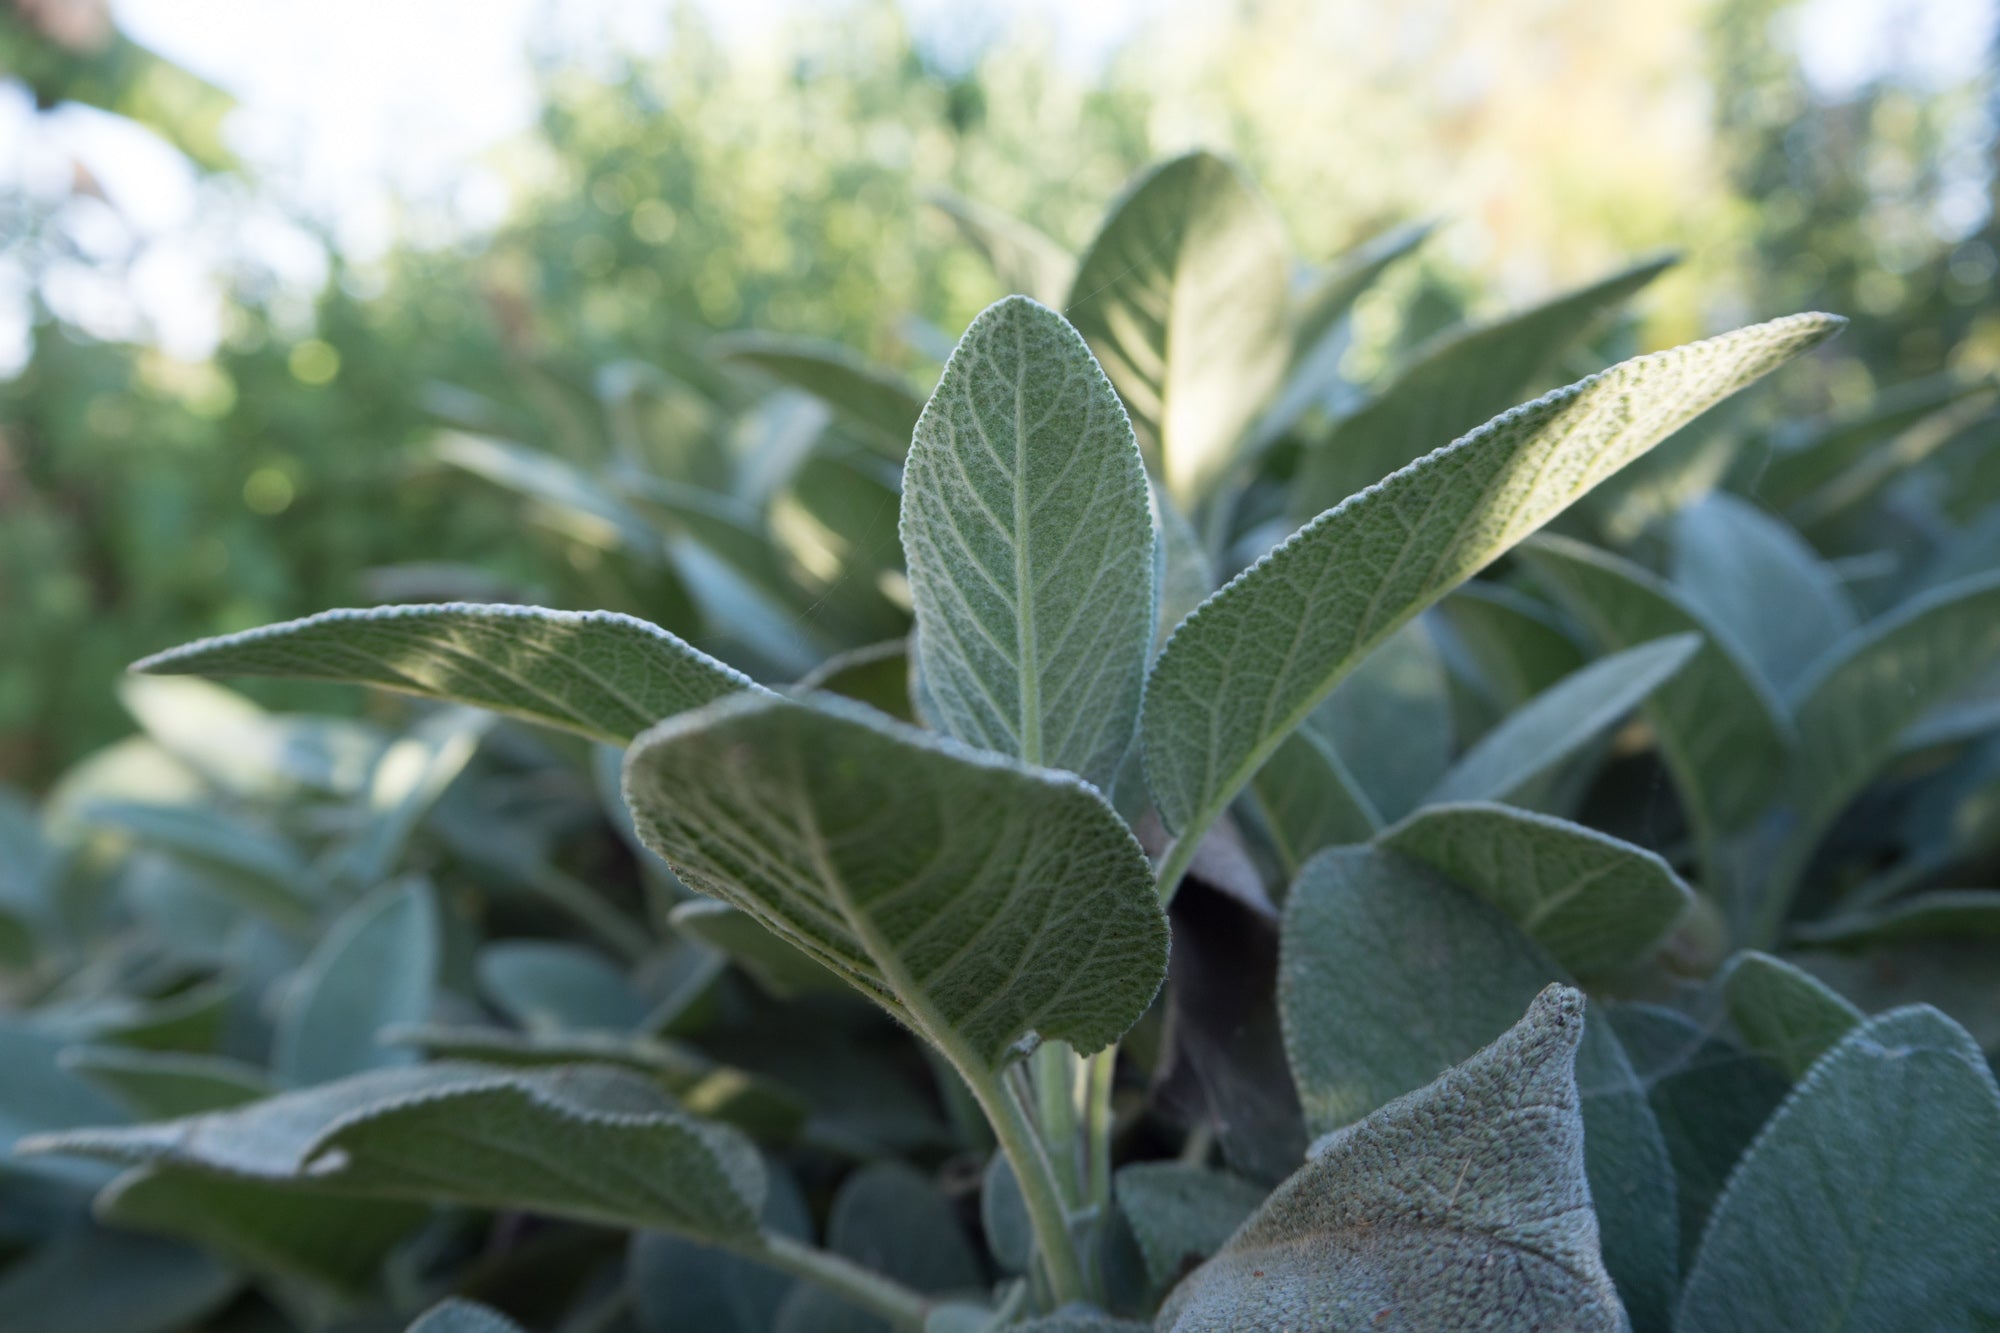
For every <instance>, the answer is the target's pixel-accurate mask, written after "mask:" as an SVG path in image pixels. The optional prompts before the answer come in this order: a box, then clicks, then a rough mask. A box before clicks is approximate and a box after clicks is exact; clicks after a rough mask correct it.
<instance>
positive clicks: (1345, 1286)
mask: <svg viewBox="0 0 2000 1333" xmlns="http://www.w3.org/2000/svg"><path fill="white" fill-rule="evenodd" d="M1583 1007H1584V1002H1583V996H1582V995H1580V994H1578V993H1577V992H1575V991H1573V990H1569V989H1567V988H1564V987H1551V988H1550V989H1549V990H1548V991H1547V992H1546V993H1545V994H1544V995H1542V996H1541V997H1540V998H1538V999H1537V1000H1536V1001H1535V1002H1534V1004H1533V1005H1532V1006H1531V1007H1530V1008H1529V1010H1528V1012H1527V1015H1526V1016H1525V1017H1524V1018H1522V1019H1521V1021H1520V1022H1519V1023H1517V1024H1516V1025H1515V1026H1513V1027H1512V1028H1509V1029H1508V1030H1507V1031H1506V1032H1505V1033H1503V1034H1502V1035H1501V1036H1500V1037H1499V1039H1498V1040H1496V1041H1494V1042H1493V1043H1492V1044H1491V1045H1490V1046H1487V1047H1486V1048H1485V1049H1483V1050H1480V1051H1478V1052H1477V1053H1475V1054H1474V1055H1472V1056H1471V1057H1470V1058H1469V1059H1467V1060H1466V1061H1465V1062H1464V1063H1463V1064H1461V1065H1459V1066H1457V1067H1456V1068H1453V1069H1450V1070H1448V1071H1446V1072H1445V1073H1444V1074H1443V1075H1441V1076H1440V1077H1439V1078H1438V1079H1437V1080H1436V1081H1435V1082H1433V1083H1431V1084H1429V1085H1428V1086H1426V1087H1423V1088H1421V1089H1419V1090H1417V1091H1415V1092H1412V1093H1411V1094H1409V1095H1408V1096H1406V1097H1401V1098H1398V1099H1397V1100H1395V1101H1393V1102H1390V1103H1389V1104H1388V1105H1386V1106H1383V1107H1382V1108H1381V1109H1379V1110H1377V1111H1376V1112H1375V1113H1374V1114H1373V1115H1371V1116H1369V1117H1368V1118H1367V1119H1366V1120H1363V1121H1361V1122H1360V1123H1358V1124H1355V1125H1352V1126H1349V1127H1348V1128H1346V1129H1343V1130H1341V1131H1339V1132H1338V1133H1336V1134H1334V1135H1331V1136H1330V1137H1328V1138H1327V1139H1324V1140H1322V1141H1321V1142H1320V1143H1319V1144H1317V1145H1315V1151H1314V1154H1313V1156H1312V1158H1311V1159H1310V1160H1309V1161H1308V1162H1307V1163H1306V1165H1305V1167H1304V1168H1303V1169H1301V1170H1300V1171H1299V1173H1298V1174H1297V1175H1295V1176H1293V1177H1292V1178H1291V1179H1290V1180H1288V1181H1286V1182H1285V1183H1284V1184H1283V1185H1280V1186H1279V1187H1278V1189H1277V1191H1276V1192H1275V1193H1274V1194H1273V1195H1272V1196H1271V1198H1270V1200H1269V1201H1268V1202H1267V1203H1265V1204H1264V1206H1263V1207H1262V1208H1260V1209H1259V1210H1258V1211H1257V1213H1256V1215H1255V1216H1253V1217H1252V1218H1251V1219H1250V1221H1249V1222H1247V1223H1245V1224H1244V1226H1243V1229H1242V1230H1240V1231H1238V1232H1237V1233H1236V1235H1235V1237H1234V1238H1233V1239H1231V1240H1230V1242H1229V1244H1228V1246H1227V1247H1226V1248H1225V1249H1224V1250H1223V1251H1222V1253H1221V1254H1219V1255H1217V1256H1216V1257H1215V1258H1214V1259H1212V1260H1210V1261H1209V1262H1208V1263H1207V1264H1205V1265H1203V1266H1202V1267H1201V1268H1199V1269H1197V1270H1196V1271H1195V1272H1194V1273H1193V1274H1192V1275H1191V1276H1190V1277H1189V1278H1188V1279H1187V1280H1186V1281H1185V1282H1183V1283H1182V1284H1181V1285H1180V1286H1179V1287H1178V1288H1176V1289H1175V1291H1174V1293H1173V1295H1172V1296H1170V1297H1169V1298H1168V1300H1167V1303H1166V1305H1165V1307H1163V1308H1162V1309H1161V1311H1160V1317H1159V1321H1158V1323H1157V1324H1156V1327H1157V1328H1158V1329H1160V1330H1162V1333H1208V1331H1210V1330H1213V1331H1214V1333H1224V1331H1225V1330H1238V1329H1246V1328H1268V1329H1281V1328H1282V1329H1287V1330H1295V1331H1296V1333H1337V1331H1340V1330H1347V1329H1364V1328H1366V1329H1389V1330H1398V1329H1400V1330H1410V1331H1411V1333H1415V1331H1416V1330H1420V1329H1421V1330H1426V1331H1431V1330H1438V1331H1442V1330H1472V1329H1492V1330H1499V1329H1515V1328H1524V1327H1529V1326H1539V1325H1541V1324H1543V1323H1546V1324H1547V1325H1548V1326H1550V1327H1562V1328H1565V1329H1574V1330H1578V1333H1582V1330H1605V1331H1606V1333H1610V1331H1612V1330H1618V1329H1622V1328H1624V1327H1625V1326H1626V1325H1625V1313H1624V1311H1623V1309H1622V1308H1620V1306H1619V1303H1618V1295H1617V1292H1616V1291H1615V1290H1614V1289H1613V1287H1612V1284H1611V1279H1610V1277H1609V1276H1608V1275H1607V1274H1606V1272H1605V1270H1604V1264H1603V1261H1602V1259H1601V1258H1600V1256H1599V1254H1598V1236H1597V1218H1596V1216H1595V1215H1594V1214H1593V1213H1592V1211H1591V1198H1590V1188H1589V1185H1588V1184H1587V1183H1586V1181H1585V1179H1584V1166H1583V1141H1584V1126H1583V1118H1582V1116H1581V1115H1580V1114H1579V1103H1578V1096H1577V1080H1576V1076H1575V1072H1574V1068H1573V1066H1574V1062H1575V1058H1576V1051H1577V1045H1578V1043H1579V1041H1581V1039H1582V1036H1583V1027H1584V1016H1583ZM1524 1321H1525V1322H1524Z"/></svg>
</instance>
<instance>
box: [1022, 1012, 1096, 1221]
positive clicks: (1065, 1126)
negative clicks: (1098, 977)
mask: <svg viewBox="0 0 2000 1333" xmlns="http://www.w3.org/2000/svg"><path fill="white" fill-rule="evenodd" d="M1028 1072H1029V1075H1030V1077H1031V1079H1032V1081H1033V1086H1034V1090H1035V1118H1036V1120H1037V1122H1038V1123H1039V1124H1040V1125H1041V1131H1042V1145H1043V1147H1044V1148H1045V1149H1046V1150H1047V1152H1048V1154H1049V1165H1050V1166H1051V1167H1052V1168H1053V1169H1054V1171H1055V1176H1056V1189H1057V1190H1058V1191H1059V1192H1060V1193H1061V1195H1062V1200H1063V1205H1064V1207H1066V1208H1072V1209H1073V1208H1075V1207H1076V1205H1077V1202H1078V1198H1077V1194H1078V1191H1079V1190H1080V1189H1081V1188H1082V1186H1083V1172H1082V1171H1081V1170H1080V1169H1079V1168H1078V1165H1077V1147H1078V1144H1077V1133H1078V1127H1077V1122H1076V1099H1075V1091H1074V1089H1075V1083H1076V1072H1077V1058H1076V1053H1075V1052H1074V1051H1072V1050H1070V1048H1069V1046H1068V1045H1067V1044H1066V1043H1064V1042H1059V1041H1045V1042H1043V1043H1042V1044H1041V1045H1040V1046H1037V1047H1036V1048H1035V1053H1034V1054H1033V1055H1031V1056H1029V1057H1028Z"/></svg>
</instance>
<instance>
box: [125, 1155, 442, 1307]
mask: <svg viewBox="0 0 2000 1333" xmlns="http://www.w3.org/2000/svg"><path fill="white" fill-rule="evenodd" d="M92 1207H93V1211H94V1212H95V1213H96V1215H97V1216H98V1217H99V1218H101V1219H103V1220H104V1221H106V1222H111V1223H114V1224H116V1225H118V1226H121V1227H131V1228H133V1229H134V1230H138V1231H151V1232H155V1233H157V1234H160V1235H165V1236H173V1237H176V1238H178V1239H180V1240H185V1241H190V1242H192V1243H194V1244H196V1245H199V1246H201V1247H202V1248H203V1249H204V1250H207V1251H209V1252H210V1253H213V1254H217V1255H220V1256H222V1257H223V1258H225V1259H227V1260H228V1261H229V1262H231V1263H233V1264H236V1265H239V1266H240V1267H243V1268H246V1269H248V1270H250V1271H251V1272H255V1273H262V1274H269V1275H274V1276H277V1277H280V1278H284V1279H290V1280H294V1281H304V1282H308V1283H311V1284H314V1285H315V1286H318V1287H322V1288H326V1289H330V1290H331V1291H333V1292H335V1293H341V1294H346V1295H348V1296H350V1297H351V1296H353V1295H355V1294H358V1293H360V1292H362V1291H364V1290H365V1289H366V1288H367V1286H368V1284H369V1282H370V1280H371V1279H372V1278H373V1277H374V1276H375V1274H376V1272H377V1270H378V1268H379V1266H380V1264H381V1262H382V1260H383V1258H384V1256H385V1255H387V1253H388V1252H389V1250H390V1249H391V1248H392V1247H393V1246H394V1245H395V1244H396V1243H397V1242H398V1241H400V1240H402V1239H403V1238H404V1237H405V1236H407V1235H408V1234H409V1233H410V1232H412V1231H414V1230H415V1229H416V1228H417V1227H418V1226H419V1225H421V1224H422V1222H423V1221H424V1218H425V1216H426V1215H427V1211H428V1210H426V1209H425V1208H424V1207H423V1206H422V1205H421V1204H414V1203H408V1202H402V1201H397V1200H390V1199H353V1198H348V1197H345V1196H343V1195H338V1194H329V1193H326V1192H324V1191H319V1190H312V1189H305V1188H301V1187H299V1186H296V1185H292V1184H289V1183H278V1182H273V1181H268V1180H253V1179H239V1178H237V1177H235V1176H228V1175H220V1174H217V1173H215V1172H212V1171H203V1170H198V1169H195V1168H191V1167H185V1166H175V1165H171V1164H164V1163H163V1164H156V1165H150V1166H139V1167H134V1168H133V1169H132V1170H130V1171H127V1172H126V1173H125V1174H123V1175H121V1176H119V1177H118V1179H116V1180H114V1181H112V1182H111V1184H110V1185H108V1186H107V1187H105V1189H104V1190H103V1192H102V1193H100V1194H99V1195H98V1196H97V1200H96V1202H95V1203H94V1204H93V1206H92Z"/></svg>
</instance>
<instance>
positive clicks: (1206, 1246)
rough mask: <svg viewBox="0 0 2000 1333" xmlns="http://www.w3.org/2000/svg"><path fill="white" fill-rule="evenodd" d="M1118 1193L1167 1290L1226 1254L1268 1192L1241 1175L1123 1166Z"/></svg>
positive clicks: (1159, 1165)
mask: <svg viewBox="0 0 2000 1333" xmlns="http://www.w3.org/2000/svg"><path fill="white" fill-rule="evenodd" d="M1113 1190H1114V1193H1115V1197H1116V1198H1117V1200H1118V1208H1119V1210H1120V1211H1121V1212H1123V1213H1124V1214H1125V1221H1126V1223H1127V1224H1128V1225H1130V1226H1131V1228H1132V1234H1133V1235H1134V1236H1135V1237H1137V1238H1138V1241H1139V1252H1140V1253H1141V1254H1142V1255H1144V1256H1145V1260H1146V1273H1147V1276H1148V1277H1150V1278H1151V1279H1152V1281H1153V1286H1154V1288H1155V1289H1156V1290H1161V1291H1164V1290H1165V1289H1166V1288H1168V1287H1170V1286H1172V1285H1173V1284H1174V1283H1175V1282H1177V1281H1178V1280H1179V1279H1180V1278H1181V1276H1182V1275H1183V1274H1185V1273H1186V1272H1187V1271H1188V1270H1189V1269H1191V1268H1193V1267H1194V1266H1195V1265H1197V1264H1199V1263H1200V1262H1201V1261H1202V1260H1204V1259H1206V1258H1208V1257H1209V1256H1210V1255H1211V1254H1214V1253H1215V1252H1216V1251H1217V1250H1219V1249H1221V1248H1222V1247H1223V1245H1224V1244H1225V1243H1226V1242H1227V1241H1228V1240H1229V1238H1230V1236H1232V1235H1234V1234H1235V1232H1236V1228H1237V1227H1239V1226H1241V1225H1242V1224H1243V1219H1245V1218H1246V1217H1248V1216H1250V1214H1251V1213H1253V1212H1255V1211H1257V1205H1258V1204H1260V1203H1262V1202H1263V1201H1264V1195H1265V1193H1266V1191H1265V1190H1264V1189H1263V1187H1262V1186H1259V1185H1254V1184H1252V1183H1250V1182H1249V1181H1247V1180H1244V1179H1243V1178H1242V1177H1240V1176H1232V1175H1230V1174H1228V1173H1227V1172H1223V1171H1211V1170H1209V1169H1208V1168H1207V1167H1200V1166H1183V1165H1181V1164H1180V1163H1178V1162H1135V1163H1133V1164H1132V1165H1131V1166H1126V1167H1121V1168H1119V1171H1118V1174H1117V1177H1116V1180H1115V1181H1114V1183H1113Z"/></svg>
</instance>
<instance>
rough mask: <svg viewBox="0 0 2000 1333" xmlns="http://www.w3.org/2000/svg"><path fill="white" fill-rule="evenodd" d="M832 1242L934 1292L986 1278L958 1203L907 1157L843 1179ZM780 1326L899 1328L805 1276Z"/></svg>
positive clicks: (831, 1224) (856, 1331)
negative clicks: (955, 1211) (958, 1213)
mask: <svg viewBox="0 0 2000 1333" xmlns="http://www.w3.org/2000/svg"><path fill="white" fill-rule="evenodd" d="M826 1248H827V1249H829V1250H831V1251H833V1252H834V1253H835V1254H838V1255H841V1256H842V1257H844V1258H847V1259H851V1260H853V1261H854V1262H855V1263H857V1264H860V1265H861V1266H862V1267H864V1268H867V1269H869V1270H871V1271H873V1272H877V1273H881V1274H882V1275H884V1276H885V1277H889V1278H893V1279H894V1280H896V1281H898V1282H900V1283H902V1284H903V1285H904V1286H906V1287H912V1288H915V1289H916V1290H918V1291H921V1292H925V1293H927V1294H931V1295H947V1294H964V1293H968V1292H971V1291H974V1290H977V1289H978V1288H980V1287H981V1286H983V1285H984V1282H983V1279H982V1275H981V1271H980V1266H979V1260H978V1258H977V1257H976V1256H975V1255H974V1254H973V1252H972V1246H971V1244H970V1243H969V1242H968V1241H967V1240H966V1238H965V1232H964V1230H963V1229H962V1228H961V1227H960V1226H959V1224H958V1219H957V1218H956V1217H955V1216H954V1215H953V1213H952V1208H951V1205H950V1204H949V1203H947V1202H946V1200H945V1198H944V1196H943V1195H942V1194H940V1193H938V1191H937V1188H936V1187H935V1186H934V1185H932V1184H931V1182H930V1181H929V1180H927V1179H925V1178H924V1176H923V1175H921V1174H920V1173H918V1172H917V1171H915V1170H913V1169H912V1168H910V1167H908V1166H905V1165H904V1164H902V1163H901V1162H877V1163H872V1164H870V1165H868V1166H864V1167H862V1168H861V1169H860V1170H859V1171H856V1172H855V1173H854V1174H853V1175H851V1176H849V1177H848V1178H847V1179H846V1180H845V1181H843V1182H842V1183H841V1186H840V1192H839V1193H838V1194H836V1195H835V1196H834V1200H833V1211H832V1213H831V1214H830V1215H829V1216H828V1218H827V1223H826ZM771 1329H772V1333H892V1330H891V1326H890V1325H889V1323H888V1322H887V1321H886V1320H884V1319H883V1318H882V1317H881V1316H879V1315H876V1314H872V1313H869V1312H868V1311H865V1310H862V1309H860V1308H858V1307H856V1306H854V1305H852V1304H850V1303H849V1302H847V1301H844V1300H842V1299H841V1298H840V1297H839V1296H837V1295H835V1294H834V1293H833V1292H832V1291H831V1290H829V1289H828V1288H826V1287H823V1286H819V1285H817V1284H815V1283H807V1282H801V1283H799V1284H797V1285H796V1286H794V1287H793V1288H792V1291H791V1294H790V1295H789V1296H787V1297H786V1298H785V1301H784V1304H783V1306H781V1307H780V1309H779V1311H778V1317H777V1318H776V1319H775V1320H773V1321H772V1323H771Z"/></svg>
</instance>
